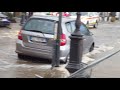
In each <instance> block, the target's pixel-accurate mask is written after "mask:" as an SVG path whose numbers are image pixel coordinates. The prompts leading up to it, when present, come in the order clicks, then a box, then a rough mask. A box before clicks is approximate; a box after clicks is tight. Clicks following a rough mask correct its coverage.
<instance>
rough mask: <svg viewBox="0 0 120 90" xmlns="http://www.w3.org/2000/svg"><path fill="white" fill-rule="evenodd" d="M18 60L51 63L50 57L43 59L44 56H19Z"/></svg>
mask: <svg viewBox="0 0 120 90" xmlns="http://www.w3.org/2000/svg"><path fill="white" fill-rule="evenodd" d="M18 60H20V61H28V62H30V63H42V64H51V60H49V59H43V58H37V57H31V56H24V57H22V58H21V59H19V58H18ZM28 62H27V63H28Z"/></svg>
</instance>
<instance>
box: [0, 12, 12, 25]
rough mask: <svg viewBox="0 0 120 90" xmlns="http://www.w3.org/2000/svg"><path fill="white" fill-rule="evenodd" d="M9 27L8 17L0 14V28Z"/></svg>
mask: <svg viewBox="0 0 120 90" xmlns="http://www.w3.org/2000/svg"><path fill="white" fill-rule="evenodd" d="M8 25H10V21H9V20H8V17H7V16H6V15H4V14H2V13H0V26H8Z"/></svg>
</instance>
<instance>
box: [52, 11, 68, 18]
mask: <svg viewBox="0 0 120 90" xmlns="http://www.w3.org/2000/svg"><path fill="white" fill-rule="evenodd" d="M50 15H53V16H59V13H58V12H51V13H50ZM62 15H63V16H65V17H69V16H70V14H69V12H63V13H62Z"/></svg>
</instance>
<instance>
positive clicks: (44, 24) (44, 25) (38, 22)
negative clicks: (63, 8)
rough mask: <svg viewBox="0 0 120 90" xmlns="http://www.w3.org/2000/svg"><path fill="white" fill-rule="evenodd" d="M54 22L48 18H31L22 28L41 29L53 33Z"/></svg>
mask: <svg viewBox="0 0 120 90" xmlns="http://www.w3.org/2000/svg"><path fill="white" fill-rule="evenodd" d="M54 26H55V23H54V22H53V21H49V20H42V19H31V20H29V21H28V22H27V23H26V25H25V26H24V28H23V29H24V30H29V31H42V32H43V33H48V34H54Z"/></svg>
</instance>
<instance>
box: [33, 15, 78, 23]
mask: <svg viewBox="0 0 120 90" xmlns="http://www.w3.org/2000/svg"><path fill="white" fill-rule="evenodd" d="M31 18H42V19H48V20H53V21H59V17H58V16H49V15H46V16H42V15H33V16H32V17H31ZM75 20H76V19H74V18H70V17H62V22H69V21H75Z"/></svg>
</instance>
